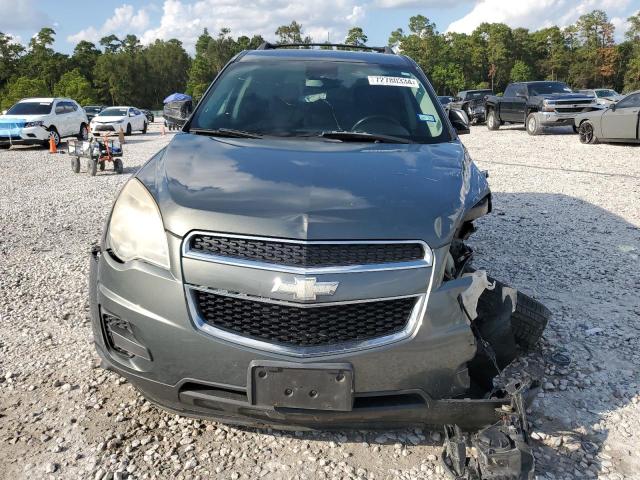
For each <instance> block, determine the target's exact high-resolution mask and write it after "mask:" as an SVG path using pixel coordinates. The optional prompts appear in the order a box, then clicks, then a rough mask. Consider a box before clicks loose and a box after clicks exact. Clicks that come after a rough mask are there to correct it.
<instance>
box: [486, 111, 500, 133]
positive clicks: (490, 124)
mask: <svg viewBox="0 0 640 480" xmlns="http://www.w3.org/2000/svg"><path fill="white" fill-rule="evenodd" d="M487 128H488V129H489V130H498V129H499V128H500V120H498V115H496V112H495V110H489V112H488V113H487Z"/></svg>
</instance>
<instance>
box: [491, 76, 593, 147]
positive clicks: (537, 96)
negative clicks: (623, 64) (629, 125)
mask: <svg viewBox="0 0 640 480" xmlns="http://www.w3.org/2000/svg"><path fill="white" fill-rule="evenodd" d="M598 108H600V107H599V106H598V105H597V104H596V102H595V101H594V99H593V98H591V97H588V96H587V95H583V94H581V93H574V92H573V91H572V90H571V88H569V86H568V85H567V84H566V83H563V82H549V81H539V82H519V83H510V84H509V85H507V89H506V90H505V92H504V95H503V96H502V97H498V96H495V95H492V96H489V97H487V101H486V109H487V127H488V128H489V130H497V129H498V128H500V125H503V124H504V123H523V124H524V125H525V127H526V129H527V133H529V135H537V134H539V133H540V132H541V131H542V127H545V126H561V125H571V126H572V127H574V130H575V126H574V124H573V119H574V117H575V116H576V115H577V114H579V113H582V112H589V111H591V110H596V109H598Z"/></svg>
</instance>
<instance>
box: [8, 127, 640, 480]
mask: <svg viewBox="0 0 640 480" xmlns="http://www.w3.org/2000/svg"><path fill="white" fill-rule="evenodd" d="M154 127H155V128H151V129H150V133H148V134H147V135H144V136H142V135H134V136H133V137H131V138H129V139H128V140H127V145H126V146H125V154H126V157H125V173H126V174H125V175H114V174H113V173H112V172H111V171H107V172H105V173H101V174H99V175H98V176H97V177H93V178H92V177H90V176H88V175H87V174H86V173H84V174H83V173H81V174H78V175H76V174H73V173H72V172H71V170H70V167H69V160H68V157H66V156H62V155H59V156H58V155H57V156H53V155H49V154H48V153H47V152H46V151H44V150H40V149H35V148H14V149H12V150H11V151H8V152H7V151H2V152H0V315H1V317H0V478H10V479H16V478H30V479H33V478H65V479H67V478H93V479H108V478H127V477H128V478H224V479H227V478H231V479H238V478H243V479H247V478H258V477H260V478H300V479H307V478H308V479H312V478H313V479H315V478H331V479H333V478H371V479H373V478H375V479H390V478H435V479H439V478H443V473H442V470H441V468H440V467H439V465H438V463H437V460H436V455H437V454H438V453H439V451H440V445H441V436H440V434H439V433H438V432H428V431H424V430H422V429H419V428H416V429H415V430H410V431H408V430H405V431H400V432H343V433H335V432H334V433H325V432H319V433H295V434H294V433H282V432H277V431H271V430H254V429H244V428H233V427H227V426H225V425H220V424H216V423H214V422H207V421H196V420H192V419H187V418H181V417H177V416H175V415H170V414H167V413H165V412H163V411H160V410H158V409H156V408H155V407H153V406H151V405H149V404H148V403H147V402H146V401H145V400H144V399H143V398H142V397H141V396H140V395H138V394H137V393H136V392H135V390H134V389H133V388H132V387H131V386H130V385H129V384H128V383H126V382H125V381H124V380H123V379H121V378H120V377H118V376H117V375H115V374H112V373H109V372H106V371H103V370H102V369H100V368H98V363H99V362H98V361H97V355H96V354H95V353H94V350H93V347H92V343H91V342H92V338H91V329H90V325H89V319H88V308H89V307H88V301H87V275H88V257H87V254H88V251H89V248H90V246H91V245H92V244H93V243H96V242H97V241H98V239H99V234H100V231H101V229H102V226H103V221H104V218H105V216H106V215H107V213H108V210H109V208H110V205H111V202H112V200H113V198H114V195H115V193H116V192H117V191H118V188H119V187H120V186H121V185H122V184H123V183H124V182H125V181H126V180H127V178H128V176H129V175H128V174H130V173H132V172H134V171H135V169H136V168H137V167H139V166H140V165H141V164H142V163H143V162H144V161H145V160H146V159H147V158H149V157H150V156H151V155H152V154H153V153H154V152H156V151H157V150H158V149H159V148H161V147H162V146H163V145H165V144H166V143H167V142H168V141H169V140H170V139H171V135H169V134H168V135H166V136H161V135H160V134H159V127H158V124H156V125H155V126H154ZM464 143H465V144H466V145H467V146H468V148H469V151H470V153H471V155H472V157H473V158H474V159H475V160H476V161H477V163H478V164H479V165H480V167H481V168H483V169H487V170H489V172H490V178H489V180H490V182H491V186H492V189H493V192H494V213H493V214H491V215H489V216H487V217H486V218H484V219H482V220H481V221H479V222H478V233H477V234H476V235H475V236H474V237H472V241H471V244H472V246H473V247H474V248H476V251H477V262H476V263H477V264H478V266H480V267H483V268H487V269H488V270H489V272H490V273H491V274H492V275H493V276H495V277H497V278H500V279H502V280H504V281H506V282H508V283H510V284H511V285H514V286H516V287H518V288H521V289H522V290H523V291H525V292H527V293H529V294H531V295H533V296H534V297H536V298H538V299H540V300H542V301H543V302H544V303H545V304H546V305H547V306H548V307H549V308H550V309H551V310H552V311H553V314H554V319H553V322H552V324H551V325H550V326H549V328H548V329H547V332H546V335H545V338H544V339H543V342H542V344H541V346H540V348H539V350H538V351H537V352H535V353H533V354H532V355H533V356H537V358H538V359H540V358H542V359H543V360H544V361H546V362H547V363H546V371H545V378H544V379H543V382H544V392H542V393H541V394H540V395H539V397H538V398H537V399H536V400H535V401H534V405H533V406H532V413H531V421H532V423H533V429H534V434H533V437H534V438H535V440H534V445H535V453H536V456H537V458H538V468H537V472H538V475H539V478H562V479H565V478H566V479H569V478H576V479H582V478H602V479H622V478H629V479H632V478H640V474H639V473H638V472H640V454H639V453H638V450H639V449H640V389H639V385H640V374H639V372H638V369H637V366H638V365H640V354H639V353H638V350H639V349H638V346H639V345H640V300H639V299H638V291H639V289H640V274H639V273H638V268H637V264H638V257H639V255H640V228H639V227H640V208H639V205H640V148H639V147H633V146H620V145H617V146H616V145H595V146H591V145H589V146H585V145H581V144H580V143H579V142H578V139H577V137H576V136H575V135H572V134H569V132H564V131H560V132H558V131H555V132H553V134H548V135H541V136H538V137H530V136H529V135H527V134H526V133H525V132H524V131H523V130H522V129H520V128H503V129H501V130H500V131H497V132H490V131H488V130H487V129H486V128H485V127H474V128H472V133H471V134H470V135H467V136H465V137H464ZM556 352H562V353H565V354H566V355H568V356H569V357H570V358H571V364H570V366H569V367H556V366H554V364H553V363H552V362H551V361H550V358H551V355H552V354H553V353H556ZM526 360H527V359H525V361H526Z"/></svg>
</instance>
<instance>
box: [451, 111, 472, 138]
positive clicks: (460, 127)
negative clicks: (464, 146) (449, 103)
mask: <svg viewBox="0 0 640 480" xmlns="http://www.w3.org/2000/svg"><path fill="white" fill-rule="evenodd" d="M449 121H450V122H451V125H452V126H453V128H455V129H456V132H458V135H464V134H467V133H470V132H471V130H470V129H469V117H467V114H466V113H465V112H464V110H460V109H458V108H451V109H449Z"/></svg>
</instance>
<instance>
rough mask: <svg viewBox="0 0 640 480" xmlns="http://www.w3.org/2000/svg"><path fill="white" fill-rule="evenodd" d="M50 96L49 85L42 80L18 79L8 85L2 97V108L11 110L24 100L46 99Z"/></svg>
mask: <svg viewBox="0 0 640 480" xmlns="http://www.w3.org/2000/svg"><path fill="white" fill-rule="evenodd" d="M50 94H51V92H50V90H49V89H48V88H47V84H46V83H45V82H44V81H43V80H42V79H39V78H30V77H17V78H15V79H14V80H11V81H9V83H7V86H6V88H5V90H4V93H3V95H2V108H3V109H5V108H9V107H10V106H12V105H13V104H14V103H16V102H17V101H18V100H21V99H23V98H28V97H46V96H49V95H50Z"/></svg>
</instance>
